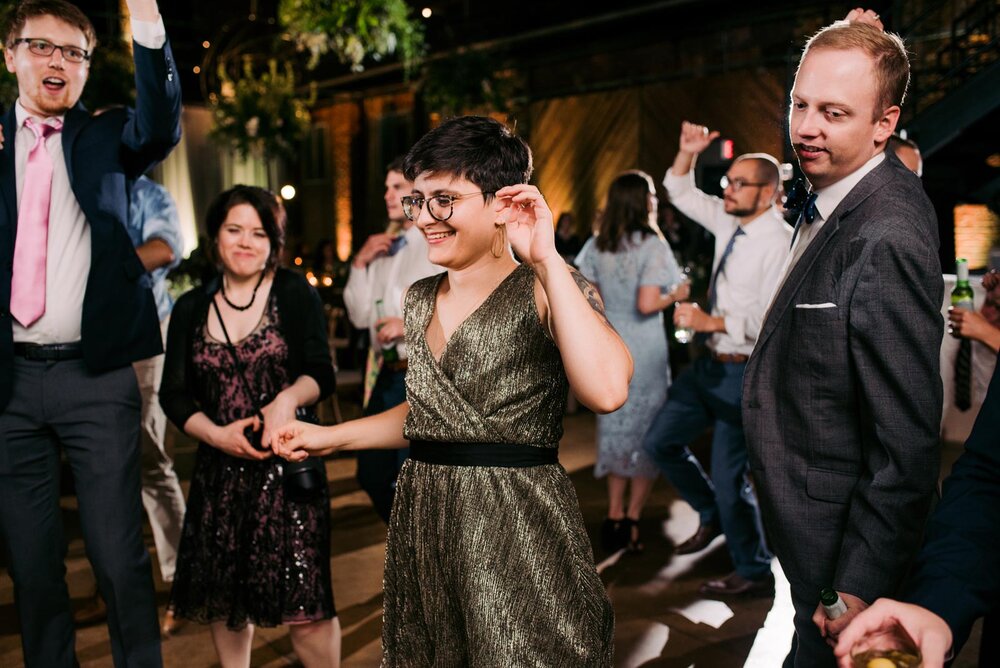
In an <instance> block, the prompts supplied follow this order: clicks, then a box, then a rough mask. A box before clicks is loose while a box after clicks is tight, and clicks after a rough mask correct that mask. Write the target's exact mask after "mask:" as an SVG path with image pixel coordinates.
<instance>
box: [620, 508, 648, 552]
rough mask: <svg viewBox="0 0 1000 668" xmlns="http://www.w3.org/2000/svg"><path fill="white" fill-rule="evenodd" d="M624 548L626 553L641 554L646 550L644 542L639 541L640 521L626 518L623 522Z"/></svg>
mask: <svg viewBox="0 0 1000 668" xmlns="http://www.w3.org/2000/svg"><path fill="white" fill-rule="evenodd" d="M621 524H622V526H621V532H622V547H624V548H625V551H626V552H632V553H633V554H639V553H640V552H642V551H643V550H644V549H645V546H644V545H643V544H642V541H641V540H639V520H634V519H632V518H631V517H626V518H625V519H623V520H622V522H621Z"/></svg>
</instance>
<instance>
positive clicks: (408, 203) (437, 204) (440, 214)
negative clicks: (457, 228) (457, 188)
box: [400, 191, 493, 223]
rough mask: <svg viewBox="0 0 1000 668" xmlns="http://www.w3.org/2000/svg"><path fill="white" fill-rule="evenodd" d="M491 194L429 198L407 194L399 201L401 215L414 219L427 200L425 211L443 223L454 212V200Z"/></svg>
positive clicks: (490, 193) (489, 193)
mask: <svg viewBox="0 0 1000 668" xmlns="http://www.w3.org/2000/svg"><path fill="white" fill-rule="evenodd" d="M492 194H493V193H492V192H487V191H482V192H478V193H466V194H464V195H434V196H433V197H430V198H424V197H420V196H419V195H407V196H406V197H403V198H402V199H401V200H400V201H401V202H402V203H403V215H404V216H406V217H407V218H408V219H410V220H416V219H417V216H419V215H420V210H421V209H422V208H424V202H427V211H428V212H429V213H430V214H431V218H433V219H434V220H436V221H438V222H439V223H443V222H445V221H446V220H448V219H449V218H451V214H453V213H454V212H455V201H456V200H460V199H465V198H466V197H472V196H473V195H492Z"/></svg>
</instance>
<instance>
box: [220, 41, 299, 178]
mask: <svg viewBox="0 0 1000 668" xmlns="http://www.w3.org/2000/svg"><path fill="white" fill-rule="evenodd" d="M219 80H220V82H221V90H220V91H219V92H217V93H212V94H211V95H209V104H210V105H211V108H212V113H213V120H214V125H213V127H212V131H211V136H212V138H213V139H215V140H216V141H218V142H219V143H221V144H224V145H227V146H229V147H231V148H233V149H234V150H236V151H237V152H238V153H239V154H240V156H241V157H243V158H244V159H246V158H248V157H250V156H256V157H263V158H267V159H270V158H275V157H279V156H282V157H292V156H293V155H294V154H295V152H296V150H297V149H298V143H299V142H300V141H301V140H302V139H303V138H304V137H305V135H306V133H307V132H308V131H309V111H308V108H309V107H310V106H311V105H312V104H313V103H314V102H315V101H316V92H315V90H313V92H312V94H311V95H310V97H309V98H308V99H303V98H300V97H298V95H297V94H296V91H295V73H294V71H293V70H292V66H291V64H290V63H285V67H284V69H283V70H279V69H278V62H277V61H276V60H274V59H271V60H269V61H268V68H267V71H266V72H264V73H263V74H261V75H259V76H258V75H257V74H255V72H254V69H253V63H252V60H251V58H250V57H248V56H246V57H244V59H243V76H242V77H241V78H240V79H238V80H235V81H234V80H233V79H232V78H230V77H229V75H228V74H227V73H226V71H225V69H224V68H223V67H222V66H220V67H219Z"/></svg>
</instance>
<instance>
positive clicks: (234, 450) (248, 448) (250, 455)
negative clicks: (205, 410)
mask: <svg viewBox="0 0 1000 668" xmlns="http://www.w3.org/2000/svg"><path fill="white" fill-rule="evenodd" d="M247 427H252V428H253V430H254V431H257V430H258V429H260V428H261V424H260V418H258V417H257V416H256V415H253V416H251V417H248V418H243V419H242V420H237V421H236V422H230V423H229V424H227V425H225V426H222V427H216V430H215V432H214V435H213V437H212V440H211V441H210V442H209V445H211V446H212V447H214V448H218V449H219V450H222V451H223V452H225V453H226V454H227V455H231V456H233V457H239V458H240V459H253V460H258V461H259V460H262V459H267V458H268V457H271V456H272V455H273V454H274V453H273V452H270V451H269V450H263V451H262V450H257V449H255V448H254V447H253V446H252V445H250V441H248V440H247V437H246V436H244V435H243V431H244V430H245V429H246V428H247ZM261 442H262V443H266V441H261Z"/></svg>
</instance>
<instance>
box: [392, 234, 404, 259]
mask: <svg viewBox="0 0 1000 668" xmlns="http://www.w3.org/2000/svg"><path fill="white" fill-rule="evenodd" d="M405 245H406V235H404V234H400V235H399V236H398V237H396V238H395V239H393V240H392V244H391V245H390V246H389V256H390V257H392V256H393V255H395V254H396V253H398V252H399V251H401V250H403V246H405Z"/></svg>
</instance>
